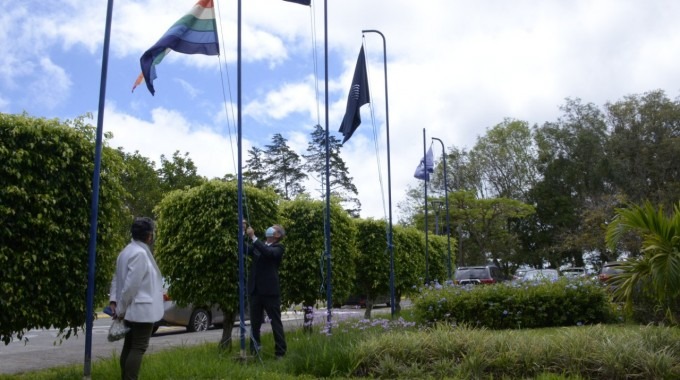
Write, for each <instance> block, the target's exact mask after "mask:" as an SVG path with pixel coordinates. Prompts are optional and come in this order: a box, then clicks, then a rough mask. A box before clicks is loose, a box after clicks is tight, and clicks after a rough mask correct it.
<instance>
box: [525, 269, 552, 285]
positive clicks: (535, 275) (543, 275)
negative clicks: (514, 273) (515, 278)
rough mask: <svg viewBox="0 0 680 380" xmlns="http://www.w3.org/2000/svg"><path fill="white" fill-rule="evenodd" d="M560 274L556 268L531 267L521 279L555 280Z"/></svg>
mask: <svg viewBox="0 0 680 380" xmlns="http://www.w3.org/2000/svg"><path fill="white" fill-rule="evenodd" d="M559 276H560V273H559V272H558V271H557V270H556V269H531V270H528V271H527V272H526V273H524V276H523V277H522V278H521V279H520V281H521V282H526V281H544V280H549V281H555V280H557V279H558V278H559Z"/></svg>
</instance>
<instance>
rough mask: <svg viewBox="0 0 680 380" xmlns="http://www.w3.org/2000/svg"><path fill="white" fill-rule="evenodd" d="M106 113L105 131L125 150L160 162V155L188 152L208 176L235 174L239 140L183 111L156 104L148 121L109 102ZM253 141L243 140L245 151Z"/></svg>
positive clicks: (202, 172)
mask: <svg viewBox="0 0 680 380" xmlns="http://www.w3.org/2000/svg"><path fill="white" fill-rule="evenodd" d="M104 115H105V127H104V129H105V131H107V132H113V139H112V140H111V142H110V145H111V146H113V147H119V146H120V147H124V150H125V151H126V152H134V151H139V152H140V153H141V154H142V155H143V156H146V157H149V158H150V159H152V160H153V161H155V162H156V164H157V165H158V164H159V163H160V157H161V155H165V157H168V158H169V157H172V154H173V153H174V152H175V151H177V150H179V151H180V153H184V152H189V157H191V159H192V160H193V161H194V163H195V164H196V166H197V167H198V168H199V170H200V174H201V175H204V176H206V177H208V178H213V177H223V176H224V175H225V174H227V173H231V174H235V172H236V170H235V167H236V164H235V161H234V157H235V149H236V143H235V141H231V140H230V139H229V138H227V137H225V136H222V135H220V134H218V133H216V132H214V131H213V130H212V128H210V127H209V126H206V125H200V124H195V123H192V122H191V121H189V120H187V119H186V118H185V117H184V115H183V114H182V113H181V112H178V111H172V110H167V109H161V108H157V109H154V110H152V111H151V120H150V121H145V120H141V119H138V118H135V117H133V116H130V115H128V114H125V113H123V112H120V110H118V109H117V108H116V107H115V106H109V107H107V109H106V112H105V113H104ZM250 145H251V144H250V143H249V142H248V141H243V147H244V151H245V150H247V149H250Z"/></svg>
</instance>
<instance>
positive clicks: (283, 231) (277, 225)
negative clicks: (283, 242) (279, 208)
mask: <svg viewBox="0 0 680 380" xmlns="http://www.w3.org/2000/svg"><path fill="white" fill-rule="evenodd" d="M272 227H274V229H275V230H277V231H278V232H279V235H280V236H279V240H280V239H283V237H284V236H286V230H284V229H283V226H282V225H280V224H275V225H273V226H272Z"/></svg>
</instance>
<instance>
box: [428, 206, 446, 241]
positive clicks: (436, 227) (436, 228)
mask: <svg viewBox="0 0 680 380" xmlns="http://www.w3.org/2000/svg"><path fill="white" fill-rule="evenodd" d="M430 205H431V206H432V209H433V210H434V234H435V235H439V212H440V211H441V210H442V206H444V202H442V201H440V200H439V199H433V200H431V201H430Z"/></svg>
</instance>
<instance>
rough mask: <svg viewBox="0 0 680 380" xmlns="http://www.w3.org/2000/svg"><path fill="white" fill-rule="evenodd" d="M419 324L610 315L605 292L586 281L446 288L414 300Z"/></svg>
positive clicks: (506, 324) (544, 323) (588, 320)
mask: <svg viewBox="0 0 680 380" xmlns="http://www.w3.org/2000/svg"><path fill="white" fill-rule="evenodd" d="M414 308H415V313H416V317H417V319H418V320H419V322H421V323H426V324H435V323H438V322H446V323H454V324H466V325H470V326H478V327H487V328H492V329H506V328H539V327H552V326H573V325H581V324H593V323H601V322H608V321H611V320H612V319H613V314H612V312H611V310H610V304H609V300H608V296H607V294H606V291H605V290H604V289H603V288H602V287H601V286H599V285H598V284H596V283H593V282H591V281H588V280H568V279H566V278H562V279H560V280H559V281H555V282H539V283H517V284H496V285H489V286H471V287H461V286H445V287H439V288H437V289H435V288H430V289H425V290H424V291H423V292H422V293H421V294H420V295H419V296H418V297H417V298H416V299H415V300H414Z"/></svg>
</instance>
